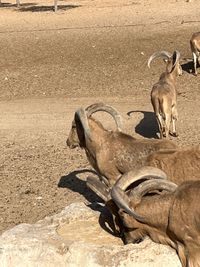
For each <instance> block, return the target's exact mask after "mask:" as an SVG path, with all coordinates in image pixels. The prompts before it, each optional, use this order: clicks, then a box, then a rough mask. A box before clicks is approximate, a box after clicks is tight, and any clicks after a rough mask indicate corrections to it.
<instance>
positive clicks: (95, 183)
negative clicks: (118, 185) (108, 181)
mask: <svg viewBox="0 0 200 267" xmlns="http://www.w3.org/2000/svg"><path fill="white" fill-rule="evenodd" d="M86 184H87V186H88V187H89V188H90V189H91V190H92V191H93V192H95V193H96V194H97V196H99V197H100V198H101V199H103V200H104V201H105V202H107V201H108V200H110V198H111V197H110V193H109V191H108V188H107V187H106V185H104V184H103V183H101V182H100V181H99V179H98V178H96V177H93V176H88V177H87V181H86Z"/></svg>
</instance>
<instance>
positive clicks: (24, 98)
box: [0, 0, 200, 232]
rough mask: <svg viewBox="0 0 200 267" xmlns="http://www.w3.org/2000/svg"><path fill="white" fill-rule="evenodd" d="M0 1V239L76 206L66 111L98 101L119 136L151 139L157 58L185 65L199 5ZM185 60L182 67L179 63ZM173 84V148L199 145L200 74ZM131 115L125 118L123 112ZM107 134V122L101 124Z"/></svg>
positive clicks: (199, 24) (77, 174)
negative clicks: (113, 111) (120, 124)
mask: <svg viewBox="0 0 200 267" xmlns="http://www.w3.org/2000/svg"><path fill="white" fill-rule="evenodd" d="M5 1H6V2H4V1H3V4H2V5H1V6H0V138H1V142H0V149H1V151H2V153H1V155H0V183H1V186H0V232H2V231H5V230H6V229H8V228H11V227H12V226H14V225H16V224H19V223H21V222H27V223H33V222H36V221H37V220H39V219H42V218H44V217H45V216H47V215H51V214H54V213H57V212H59V211H60V210H61V209H62V208H63V207H65V206H66V205H67V204H70V203H72V202H77V201H84V202H86V203H89V202H91V201H95V200H97V197H96V196H95V195H94V194H93V193H92V192H91V191H90V190H89V189H87V188H86V185H85V182H84V180H85V178H86V176H87V175H88V174H89V170H90V169H91V168H90V166H89V165H88V163H87V159H86V156H85V154H84V152H83V151H81V150H80V149H74V150H69V149H68V148H67V147H66V144H65V141H66V139H67V135H68V132H69V129H70V124H71V121H72V118H73V114H74V111H75V110H76V109H77V108H78V107H80V106H84V107H86V106H87V105H89V104H92V103H94V102H97V101H105V102H106V103H108V104H112V105H113V106H114V107H116V108H117V109H118V110H119V111H120V112H121V113H122V115H123V118H124V131H126V132H128V133H130V134H132V135H134V136H137V137H138V138H143V137H148V138H150V137H155V130H156V124H155V119H154V116H153V113H152V107H151V104H150V99H149V94H150V90H151V87H152V85H153V83H154V82H156V81H157V80H158V78H159V75H160V73H161V72H162V71H163V70H164V64H163V62H162V61H159V60H157V61H155V62H153V64H152V67H151V69H150V70H149V69H148V68H147V59H148V57H149V56H150V55H151V53H153V52H155V51H156V50H167V51H170V52H173V50H175V49H177V50H179V51H180V52H181V55H182V58H191V52H190V46H189V39H190V37H191V34H192V33H193V32H195V31H199V30H200V8H199V7H200V4H199V0H196V1H195V0H192V1H191V2H186V1H185V0H177V1H175V0H170V1H166V0H151V1H150V0H131V1H129V0H117V1H116V0H115V1H114V0H93V1H84V0H79V1H71V2H68V1H59V5H60V7H59V10H58V12H57V13H56V14H55V13H53V12H52V4H53V1H43V2H42V0H41V1H38V0H36V1H33V2H31V1H30V2H31V3H30V2H28V1H23V0H22V1H21V2H22V5H21V8H20V9H17V8H16V7H15V5H14V4H15V2H13V1H12V2H7V0H5ZM184 62H185V61H183V63H184ZM191 67H192V64H191V62H187V63H185V64H183V69H184V74H183V76H182V77H180V78H179V79H178V88H179V97H178V109H179V125H178V126H179V132H180V136H179V137H178V138H176V139H174V141H175V142H177V143H178V144H179V145H180V146H187V145H195V144H199V138H200V117H199V113H200V105H199V103H200V93H199V92H200V85H199V84H200V74H199V76H198V77H195V76H193V75H192V74H191V73H190V70H191ZM130 111H133V112H132V113H131V115H130V116H129V117H128V115H127V113H128V112H130ZM99 118H100V119H103V121H104V123H106V125H107V126H113V122H112V119H110V117H107V115H103V116H101V115H100V114H99Z"/></svg>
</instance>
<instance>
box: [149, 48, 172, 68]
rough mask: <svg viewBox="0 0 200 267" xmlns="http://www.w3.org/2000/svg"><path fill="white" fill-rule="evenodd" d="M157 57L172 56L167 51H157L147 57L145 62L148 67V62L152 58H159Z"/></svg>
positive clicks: (167, 57)
mask: <svg viewBox="0 0 200 267" xmlns="http://www.w3.org/2000/svg"><path fill="white" fill-rule="evenodd" d="M159 57H161V58H166V59H169V58H171V57H172V54H171V53H169V52H167V51H157V52H155V53H153V54H152V55H151V56H150V58H149V59H148V63H147V65H148V67H149V68H150V64H151V61H152V60H154V59H155V58H159Z"/></svg>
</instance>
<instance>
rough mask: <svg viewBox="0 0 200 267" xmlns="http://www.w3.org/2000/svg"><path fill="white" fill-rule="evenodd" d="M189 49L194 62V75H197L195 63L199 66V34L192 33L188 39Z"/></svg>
mask: <svg viewBox="0 0 200 267" xmlns="http://www.w3.org/2000/svg"><path fill="white" fill-rule="evenodd" d="M190 47H191V51H192V55H193V61H194V74H195V75H197V61H198V63H199V64H200V32H196V33H193V35H192V37H191V39H190Z"/></svg>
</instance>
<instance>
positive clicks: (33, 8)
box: [18, 4, 80, 12]
mask: <svg viewBox="0 0 200 267" xmlns="http://www.w3.org/2000/svg"><path fill="white" fill-rule="evenodd" d="M76 7H80V6H79V5H59V4H58V11H59V10H63V11H65V10H69V9H73V8H76ZM18 10H19V12H48V11H53V10H54V6H39V5H32V6H31V5H29V6H26V7H19V9H18Z"/></svg>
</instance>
